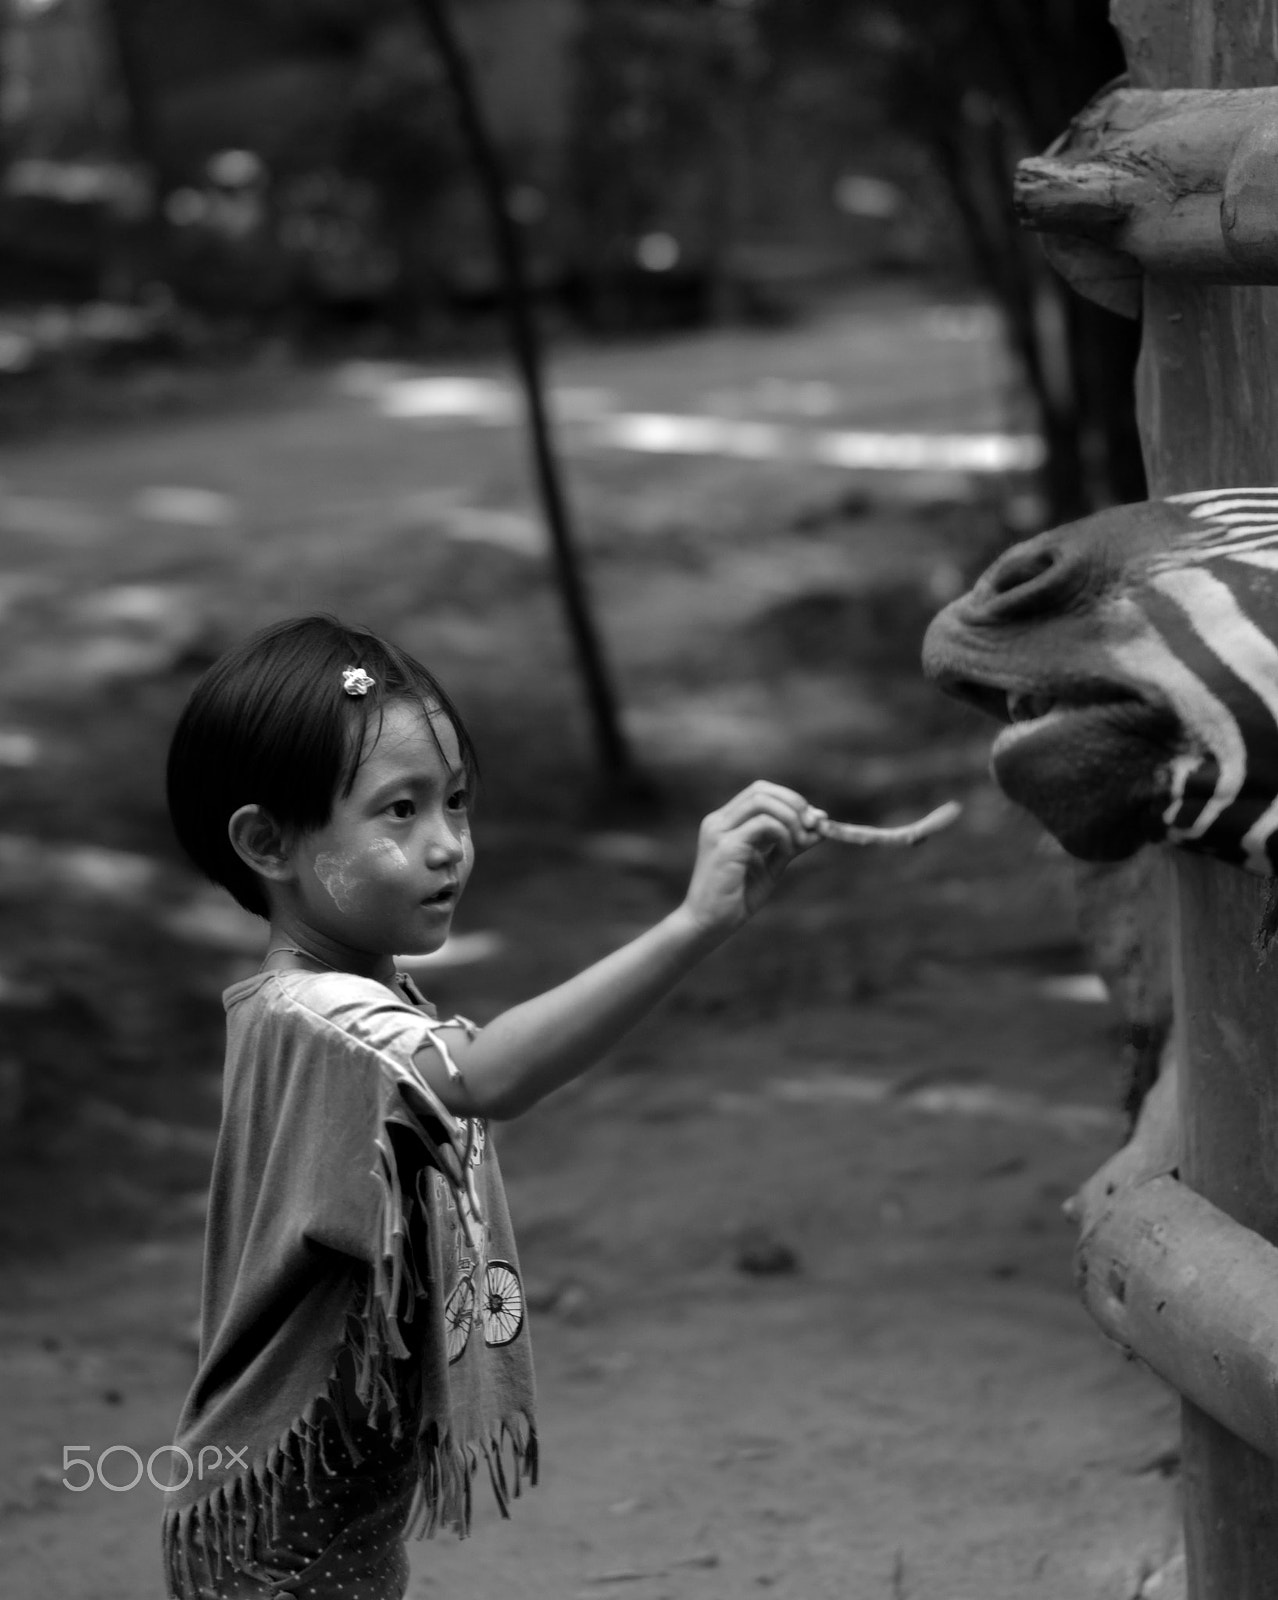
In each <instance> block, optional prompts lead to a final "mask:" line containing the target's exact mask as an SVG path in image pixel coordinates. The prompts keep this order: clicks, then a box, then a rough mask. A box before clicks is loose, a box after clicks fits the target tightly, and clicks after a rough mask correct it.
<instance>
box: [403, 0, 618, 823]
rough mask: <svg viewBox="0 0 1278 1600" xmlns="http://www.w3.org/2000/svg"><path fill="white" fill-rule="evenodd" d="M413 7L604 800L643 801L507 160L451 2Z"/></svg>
mask: <svg viewBox="0 0 1278 1600" xmlns="http://www.w3.org/2000/svg"><path fill="white" fill-rule="evenodd" d="M413 3H414V5H415V6H416V9H417V12H418V15H419V16H420V17H421V20H422V25H423V27H424V28H425V30H426V33H427V36H428V38H429V39H430V41H431V43H432V44H433V46H434V47H435V49H436V50H437V51H438V52H439V56H440V60H441V61H442V63H443V66H444V70H445V72H446V74H447V77H448V82H449V85H450V86H451V88H452V92H453V95H454V98H455V100H456V103H457V113H458V119H459V121H460V123H461V127H462V133H463V136H464V138H465V141H466V144H467V146H468V147H469V150H470V156H471V160H472V162H473V163H474V168H475V177H476V180H477V182H478V183H479V186H480V189H481V190H482V192H483V197H484V202H485V205H486V207H487V210H488V216H489V221H490V224H491V228H492V235H493V246H494V254H495V255H496V258H497V261H498V264H499V266H500V270H501V275H502V285H503V290H504V298H505V304H506V314H507V320H508V323H509V327H510V337H511V344H512V346H513V349H514V354H515V360H516V363H517V365H518V368H519V376H520V379H521V382H522V384H523V389H524V397H525V403H526V405H527V409H528V424H529V432H530V436H531V445H532V455H533V465H534V469H535V473H536V481H537V487H538V491H539V494H540V497H541V503H542V510H543V513H544V515H545V519H546V526H547V529H548V531H549V533H550V539H551V546H552V549H553V552H554V560H555V572H556V576H557V579H558V585H559V594H560V598H561V601H562V604H563V610H564V616H565V619H566V621H567V624H568V631H569V635H570V637H571V640H572V644H573V649H574V652H575V655H576V660H577V667H578V671H579V673H580V675H581V682H582V687H583V689H584V691H585V697H586V703H587V707H588V710H589V714H590V719H591V725H592V728H593V730H594V736H595V747H596V751H597V754H598V759H599V767H600V774H601V778H602V783H603V795H602V798H603V799H604V801H605V802H606V803H609V804H616V803H625V802H628V801H631V800H642V799H643V798H645V797H646V795H647V786H646V785H645V784H644V783H643V782H642V780H641V779H640V777H639V775H638V773H637V771H636V769H635V766H634V763H633V760H632V758H631V754H630V750H629V746H628V744H627V741H626V738H625V734H624V732H623V729H622V726H621V719H620V716H619V714H618V710H617V701H616V696H615V694H614V692H613V689H612V683H611V677H610V674H609V672H608V668H607V666H606V663H605V661H604V655H603V647H602V645H601V643H600V641H599V636H598V632H597V630H596V628H595V624H594V619H593V617H592V614H591V610H590V605H589V601H588V599H587V595H586V586H585V580H584V578H583V576H582V571H581V561H580V557H579V556H578V554H577V549H576V541H575V539H574V537H573V533H572V528H571V524H570V522H569V516H568V505H567V500H566V498H565V496H564V493H563V488H562V485H561V482H560V473H559V464H558V460H557V458H556V455H555V450H554V445H553V443H552V440H551V430H550V419H549V416H548V413H547V408H546V398H545V384H544V381H543V377H542V361H541V347H540V341H539V339H538V335H537V327H536V319H535V315H534V311H533V306H532V297H531V294H530V293H529V289H528V278H527V272H526V270H525V267H524V257H523V246H522V244H521V242H520V239H519V236H518V233H517V231H516V226H515V223H514V220H513V219H512V217H511V215H510V210H509V207H508V206H507V203H506V182H505V178H504V175H503V173H502V169H501V163H500V160H499V158H498V155H497V150H496V147H495V144H494V142H493V139H492V135H491V133H490V132H489V129H488V124H487V121H486V119H485V116H484V112H483V108H482V106H481V105H480V102H479V96H478V93H477V92H476V89H475V85H474V82H473V78H472V75H471V70H470V63H469V62H468V60H467V58H466V55H465V52H464V51H463V49H462V46H461V42H460V40H459V39H458V36H457V32H456V29H455V27H454V25H453V20H452V17H451V15H450V13H449V8H448V3H447V0H413Z"/></svg>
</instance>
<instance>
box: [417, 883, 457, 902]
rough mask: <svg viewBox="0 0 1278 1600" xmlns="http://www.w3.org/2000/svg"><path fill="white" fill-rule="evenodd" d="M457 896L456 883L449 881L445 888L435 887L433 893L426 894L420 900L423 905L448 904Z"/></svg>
mask: <svg viewBox="0 0 1278 1600" xmlns="http://www.w3.org/2000/svg"><path fill="white" fill-rule="evenodd" d="M456 898H457V885H456V884H455V883H450V884H449V885H448V886H447V887H446V888H443V889H437V890H436V891H435V893H434V894H428V895H427V896H426V897H425V899H424V900H423V901H422V904H423V905H424V906H449V905H452V903H453V901H454V900H456Z"/></svg>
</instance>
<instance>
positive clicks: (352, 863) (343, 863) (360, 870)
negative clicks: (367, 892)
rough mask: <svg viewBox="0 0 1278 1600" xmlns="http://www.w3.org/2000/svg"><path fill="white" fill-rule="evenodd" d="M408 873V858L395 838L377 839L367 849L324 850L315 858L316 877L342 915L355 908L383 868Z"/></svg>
mask: <svg viewBox="0 0 1278 1600" xmlns="http://www.w3.org/2000/svg"><path fill="white" fill-rule="evenodd" d="M387 864H389V865H390V866H391V867H392V868H394V869H396V870H402V871H406V870H407V868H408V858H407V857H406V856H405V854H404V852H403V851H402V850H401V849H400V848H399V846H398V845H397V844H396V843H395V841H394V840H393V839H374V840H373V841H372V843H371V844H369V845H367V846H366V847H365V848H364V849H363V850H351V851H340V850H333V851H324V852H322V853H321V854H320V855H317V856H316V857H315V876H316V877H317V878H318V879H319V881H320V882H321V883H322V884H323V886H324V889H325V891H326V893H327V894H328V897H329V899H330V900H331V901H332V902H333V904H334V905H335V906H336V907H337V909H338V910H339V911H341V912H350V911H353V910H354V909H355V906H356V901H357V900H358V899H359V895H360V891H361V890H362V889H363V887H364V885H365V883H366V882H367V881H368V880H369V879H370V878H372V877H374V876H375V875H376V873H377V871H378V869H379V868H381V869H382V870H383V871H384V870H385V866H386V865H387Z"/></svg>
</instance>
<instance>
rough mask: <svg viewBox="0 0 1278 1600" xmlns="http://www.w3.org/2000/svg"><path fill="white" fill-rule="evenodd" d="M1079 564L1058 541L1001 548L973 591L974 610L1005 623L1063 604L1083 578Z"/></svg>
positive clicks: (989, 618) (979, 614) (990, 618)
mask: <svg viewBox="0 0 1278 1600" xmlns="http://www.w3.org/2000/svg"><path fill="white" fill-rule="evenodd" d="M1082 572H1083V569H1082V565H1081V563H1080V562H1079V561H1078V560H1076V559H1073V558H1071V554H1070V552H1069V551H1067V550H1064V549H1062V548H1061V546H1060V545H1058V544H1054V543H1053V544H1048V543H1040V542H1038V541H1037V540H1035V541H1033V542H1031V543H1028V544H1021V545H1016V546H1014V547H1013V548H1012V549H1011V550H1007V551H1004V553H1003V554H1002V555H1001V556H1000V557H999V558H998V560H997V561H995V563H994V564H993V566H991V567H989V568H988V569H987V571H986V573H985V576H984V578H983V579H982V580H981V581H980V583H978V585H977V586H976V589H975V590H974V591H973V593H972V600H973V601H974V602H975V612H976V614H977V616H978V617H980V616H984V617H985V618H987V619H988V620H989V621H991V622H994V621H999V622H1005V621H1010V620H1012V619H1019V618H1021V617H1027V616H1031V615H1036V614H1039V613H1043V612H1048V611H1051V610H1053V609H1055V608H1056V607H1057V606H1060V605H1061V604H1063V603H1064V602H1065V601H1066V600H1067V599H1068V598H1069V596H1070V595H1071V594H1072V593H1073V592H1074V590H1075V588H1076V587H1077V585H1078V583H1079V582H1080V581H1081V578H1082Z"/></svg>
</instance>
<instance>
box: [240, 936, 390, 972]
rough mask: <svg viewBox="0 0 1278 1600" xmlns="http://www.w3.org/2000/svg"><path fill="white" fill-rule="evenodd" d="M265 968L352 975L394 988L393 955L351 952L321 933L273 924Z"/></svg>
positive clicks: (264, 963) (264, 959)
mask: <svg viewBox="0 0 1278 1600" xmlns="http://www.w3.org/2000/svg"><path fill="white" fill-rule="evenodd" d="M262 966H263V967H269V968H271V969H272V970H276V971H279V970H283V971H286V972H287V971H290V970H292V971H300V972H311V971H315V970H320V971H327V972H353V973H355V974H356V975H357V976H358V977H361V978H373V979H374V980H376V981H377V982H378V983H385V984H387V985H391V986H393V985H394V982H395V963H394V961H393V960H392V958H391V957H390V956H383V955H373V954H371V953H370V952H369V951H366V950H352V949H350V948H349V947H348V946H344V945H340V944H338V943H336V942H335V941H334V940H332V939H326V938H325V937H324V936H323V935H322V934H316V933H312V932H311V931H310V930H307V931H306V932H305V933H301V932H298V931H297V930H295V929H292V928H289V927H287V926H283V925H280V924H277V923H272V924H271V933H270V938H269V939H268V940H267V945H266V954H265V956H264V957H263V959H262Z"/></svg>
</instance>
